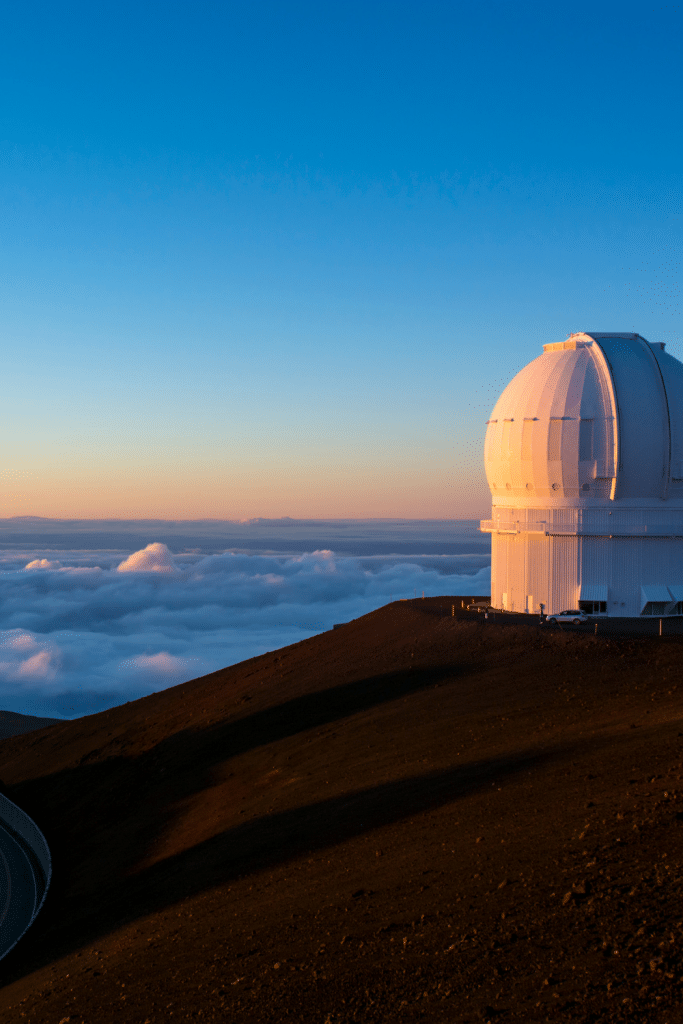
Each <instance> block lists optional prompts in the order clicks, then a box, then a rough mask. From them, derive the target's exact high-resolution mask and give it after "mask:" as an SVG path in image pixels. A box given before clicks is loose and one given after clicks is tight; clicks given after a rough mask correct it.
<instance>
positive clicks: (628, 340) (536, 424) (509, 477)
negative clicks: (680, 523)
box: [485, 333, 683, 508]
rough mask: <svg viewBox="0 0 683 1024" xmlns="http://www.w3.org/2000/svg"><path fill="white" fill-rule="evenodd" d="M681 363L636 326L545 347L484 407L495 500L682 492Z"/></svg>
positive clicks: (628, 499)
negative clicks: (631, 331) (488, 408)
mask: <svg viewBox="0 0 683 1024" xmlns="http://www.w3.org/2000/svg"><path fill="white" fill-rule="evenodd" d="M682 463H683V364H682V363H680V362H678V360H677V359H674V358H673V357H672V356H670V355H668V353H666V352H665V351H664V346H663V344H659V343H658V344H654V345H651V344H649V343H648V342H647V341H646V340H645V339H644V338H641V336H640V335H638V334H628V333H614V334H609V333H592V334H587V333H581V334H574V335H572V336H571V337H570V338H569V339H568V340H567V341H565V342H557V343H552V344H548V345H545V346H544V351H543V354H542V355H540V356H538V358H537V359H535V360H534V361H533V362H532V363H529V365H528V366H526V367H525V368H524V369H523V370H522V371H521V372H520V373H518V374H517V376H516V377H515V378H514V379H513V380H512V381H511V382H510V384H508V386H507V387H506V388H505V391H504V392H503V394H502V395H501V396H500V398H499V399H498V402H497V403H496V406H495V408H494V410H493V412H492V414H491V418H490V420H489V423H488V429H487V432H486V446H485V465H486V475H487V479H488V483H489V487H490V489H491V494H492V498H493V504H494V506H505V505H510V506H515V507H517V508H520V507H521V508H523V507H539V506H546V507H562V506H565V507H566V506H571V507H590V506H595V505H604V504H609V503H610V502H612V501H615V500H617V499H620V500H621V501H623V502H624V503H627V504H629V505H630V504H633V503H637V504H638V503H643V502H645V503H651V502H660V501H661V500H663V499H664V500H666V499H678V500H680V499H683V479H682V478H683V467H682Z"/></svg>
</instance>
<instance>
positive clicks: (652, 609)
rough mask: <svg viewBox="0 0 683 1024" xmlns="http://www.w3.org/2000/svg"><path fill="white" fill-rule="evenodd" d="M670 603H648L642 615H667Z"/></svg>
mask: <svg viewBox="0 0 683 1024" xmlns="http://www.w3.org/2000/svg"><path fill="white" fill-rule="evenodd" d="M669 604H670V602H669V601H648V602H647V604H646V605H645V607H644V608H643V610H642V612H641V613H640V614H641V615H665V614H666V609H667V608H668V607H669Z"/></svg>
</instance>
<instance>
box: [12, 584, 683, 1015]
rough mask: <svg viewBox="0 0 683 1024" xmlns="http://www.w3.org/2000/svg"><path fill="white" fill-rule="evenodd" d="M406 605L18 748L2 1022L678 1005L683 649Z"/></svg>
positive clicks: (673, 642) (36, 736)
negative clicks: (24, 892) (31, 849)
mask: <svg viewBox="0 0 683 1024" xmlns="http://www.w3.org/2000/svg"><path fill="white" fill-rule="evenodd" d="M451 600H452V599H450V598H443V599H433V600H427V601H420V600H418V601H410V602H400V603H395V604H392V605H389V606H388V607H386V608H383V609H380V610H379V611H377V612H373V613H372V614H371V615H367V616H365V617H364V618H362V619H359V620H357V621H355V622H352V623H349V624H348V625H346V626H344V627H342V628H340V629H336V630H334V631H332V632H329V633H325V634H323V635H321V636H318V637H314V638H312V639H310V640H306V641H304V642H303V643H300V644H296V645H294V646H293V647H289V648H285V649H284V650H281V651H277V652H274V653H271V654H267V655H263V656H262V657H259V658H254V659H252V660H251V661H247V662H244V663H242V664H240V665H236V666H234V667H232V668H229V669H225V670H223V671H221V672H217V673H215V674H213V675H211V676H207V677H205V678H203V679H197V680H195V681H193V682H190V683H186V684H184V685H182V686H178V687H175V688H174V689H171V690H166V691H165V692H162V693H158V694H155V695H153V696H150V697H146V698H144V699H143V700H139V701H135V702H133V703H130V704H126V705H124V706H122V707H118V708H115V709H113V710H111V711H107V712H103V713H101V714H98V715H93V716H91V717H88V718H83V719H79V720H76V721H73V722H69V723H64V724H60V725H56V726H52V727H50V728H48V729H44V730H41V731H39V732H34V733H30V734H28V735H24V736H17V737H13V738H11V739H6V740H4V741H3V742H2V743H1V744H0V776H1V777H2V780H3V783H4V785H5V788H6V791H7V792H8V794H9V795H10V796H11V797H12V798H13V799H15V800H16V801H17V803H19V804H20V805H21V806H23V807H25V808H26V810H27V811H28V812H29V813H31V814H32V815H33V816H34V817H35V819H36V821H37V822H38V823H39V824H40V826H41V827H42V828H43V830H44V831H45V834H46V836H47V838H48V841H49V843H50V845H51V848H52V851H53V856H54V877H53V883H52V888H51V890H50V893H49V896H48V899H47V902H46V905H45V908H44V910H43V911H42V913H41V915H40V917H39V918H38V920H37V922H36V923H35V924H34V926H33V927H32V929H31V930H30V932H29V933H28V935H27V936H26V937H25V938H24V939H22V941H21V942H20V943H19V945H18V946H17V947H16V949H15V950H14V951H13V952H12V953H11V954H10V955H9V956H8V957H7V958H6V959H5V960H4V961H2V963H1V964H0V972H1V974H2V978H3V982H4V988H3V989H2V990H1V991H0V1022H7V1024H10V1022H11V1024H16V1022H18V1021H21V1022H29V1021H30V1022H35V1024H39V1022H40V1024H42V1022H45V1024H48V1022H49V1024H59V1022H60V1021H64V1020H69V1021H71V1022H73V1024H81V1022H87V1024H108V1022H113V1021H130V1022H135V1024H145V1022H149V1024H159V1022H166V1021H171V1022H175V1021H181V1020H198V1021H229V1022H233V1021H235V1022H237V1021H238V1022H258V1024H261V1022H264V1024H281V1022H301V1024H311V1022H313V1024H350V1022H363V1024H374V1022H390V1021H391V1022H394V1021H406V1022H411V1021H417V1020H422V1021H435V1022H451V1024H454V1022H465V1021H472V1022H474V1021H486V1020H490V1021H494V1020H495V1021H498V1020H500V1021H515V1022H530V1021H546V1020H552V1021H585V1022H588V1021H594V1022H598V1021H600V1022H603V1021H609V1022H612V1021H633V1022H634V1024H635V1022H638V1024H641V1022H650V1021H657V1022H672V1024H673V1022H677V1021H681V1020H682V1019H683V1014H682V1011H681V1008H680V1003H681V994H682V992H683V966H682V965H681V962H680V956H679V948H680V945H681V943H683V899H682V890H683V874H682V865H683V820H682V819H683V783H682V782H681V779H682V777H683V735H682V733H683V724H682V721H681V720H682V717H683V687H682V686H681V682H680V677H681V655H682V653H683V639H682V638H680V637H672V638H664V639H662V640H660V639H659V638H649V637H648V638H640V639H637V640H628V639H614V638H606V637H600V636H598V637H596V636H591V635H583V634H576V633H564V632H562V631H556V632H553V631H549V630H548V629H547V628H546V629H543V628H539V627H538V626H537V625H533V624H527V625H522V624H519V623H518V622H515V621H513V620H511V619H510V620H508V619H506V618H505V617H503V618H502V620H501V619H500V617H499V619H498V620H497V621H496V622H495V623H494V622H489V623H488V624H485V623H484V622H483V619H482V618H481V617H477V616H476V614H472V615H471V616H469V617H463V618H462V619H457V618H455V619H453V618H450V617H442V616H441V615H440V612H439V609H440V607H444V608H447V609H448V610H449V611H450V604H451Z"/></svg>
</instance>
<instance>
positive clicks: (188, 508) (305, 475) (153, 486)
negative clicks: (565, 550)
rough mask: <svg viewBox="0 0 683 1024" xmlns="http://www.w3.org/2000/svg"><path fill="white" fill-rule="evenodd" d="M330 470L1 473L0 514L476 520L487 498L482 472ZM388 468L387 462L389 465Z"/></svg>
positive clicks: (485, 507)
mask: <svg viewBox="0 0 683 1024" xmlns="http://www.w3.org/2000/svg"><path fill="white" fill-rule="evenodd" d="M335 468H336V472H335V473H332V474H331V473H330V467H325V470H326V472H325V474H324V475H323V474H319V475H312V474H311V473H310V472H304V471H301V470H298V471H296V470H293V469H292V468H291V467H286V468H283V469H279V470H278V468H277V467H269V472H268V473H255V472H245V471H244V470H242V471H241V472H239V473H236V474H233V476H232V478H231V479H230V480H229V481H228V480H220V479H216V476H215V474H213V473H211V474H209V473H205V472H204V473H202V472H197V473H195V474H188V473H184V474H183V479H182V480H180V479H179V475H175V474H173V475H171V474H168V473H149V474H144V475H143V474H140V473H136V474H134V475H131V476H130V477H129V478H128V479H126V478H125V476H123V475H121V476H119V477H118V479H117V478H112V477H107V478H106V479H105V478H103V477H102V476H101V475H100V474H97V475H96V474H94V473H91V474H88V475H78V476H76V475H75V474H74V475H73V476H72V477H71V478H69V477H67V478H65V476H64V474H62V473H60V474H57V473H54V472H53V473H50V474H41V475H40V476H37V475H36V476H33V475H30V474H25V475H24V474H22V475H21V477H20V478H17V476H16V475H15V477H14V479H13V480H9V479H7V474H4V475H5V486H4V487H3V494H2V499H1V500H0V518H3V519H9V518H13V517H18V516H39V517H42V518H46V519H167V520H178V519H182V520H202V519H216V520H232V521H239V520H245V521H246V520H249V519H255V518H266V519H271V518H272V519H278V518H281V517H285V516H289V517H291V518H292V519H477V518H485V517H486V516H487V515H488V514H489V511H490V507H491V501H490V495H489V491H488V487H487V486H486V481H485V478H484V475H483V472H482V473H481V474H480V478H479V479H477V480H475V481H472V483H471V484H469V485H468V482H467V481H465V480H464V479H463V478H462V477H463V476H464V474H463V475H462V476H460V477H458V476H455V475H452V476H451V477H450V479H445V478H444V474H443V471H442V470H440V471H439V472H435V471H434V468H433V467H428V468H426V469H425V468H421V469H413V470H404V471H403V472H401V473H400V474H397V473H396V472H395V470H394V472H391V473H388V472H387V473H382V472H381V471H377V469H376V468H375V467H373V468H372V470H369V469H368V468H367V467H364V468H363V469H362V470H359V469H357V468H356V467H352V466H346V467H335ZM392 469H394V467H392Z"/></svg>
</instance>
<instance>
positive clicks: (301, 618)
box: [0, 521, 490, 718]
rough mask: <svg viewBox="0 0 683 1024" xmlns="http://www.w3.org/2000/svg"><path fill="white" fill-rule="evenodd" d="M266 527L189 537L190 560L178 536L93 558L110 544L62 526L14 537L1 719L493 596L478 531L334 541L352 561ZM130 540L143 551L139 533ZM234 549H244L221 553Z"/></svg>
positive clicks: (79, 710)
mask: <svg viewBox="0 0 683 1024" xmlns="http://www.w3.org/2000/svg"><path fill="white" fill-rule="evenodd" d="M5 522H7V521H5ZM262 522H263V521H257V523H256V526H255V525H254V523H253V522H252V523H251V524H247V525H248V526H250V527H251V534H250V533H249V530H248V529H247V530H246V531H245V530H243V531H242V535H241V536H238V537H235V536H229V537H223V538H221V536H220V534H217V533H216V531H215V530H214V531H213V533H212V532H211V531H210V530H209V531H208V532H207V530H206V529H205V530H204V532H202V530H201V529H200V528H199V527H197V528H196V537H194V538H192V525H191V524H189V525H188V524H184V527H183V536H182V539H183V541H187V539H188V530H189V531H190V533H189V536H190V538H191V539H194V540H196V541H197V543H196V546H195V547H193V548H191V549H188V548H187V546H186V547H185V548H184V550H174V547H173V540H174V536H175V535H174V533H173V531H172V530H170V531H169V530H167V531H166V533H167V534H168V536H166V538H165V540H156V541H151V542H150V543H148V544H145V545H144V547H140V548H138V549H137V550H130V549H129V550H127V551H126V549H125V548H124V549H120V548H119V549H113V548H101V549H93V547H92V544H93V541H97V540H99V539H100V537H99V536H94V535H93V534H92V531H91V532H90V533H88V532H87V531H84V532H83V533H82V534H80V535H79V537H78V539H81V541H82V545H81V547H70V548H64V547H60V546H59V544H58V542H59V538H60V536H61V537H62V539H64V538H67V539H68V540H69V542H71V543H72V542H73V540H74V539H77V538H76V537H75V535H74V528H73V524H69V525H68V527H67V526H65V525H64V524H62V526H61V530H62V533H61V535H60V532H59V529H60V528H59V526H57V527H54V526H51V528H50V530H49V531H47V530H46V529H42V530H40V529H38V530H34V531H33V534H31V535H30V536H29V532H30V531H27V530H24V531H23V532H21V531H20V532H19V533H17V531H16V530H15V532H14V533H13V534H12V535H11V537H10V535H9V534H7V532H6V531H5V533H4V534H2V533H0V541H2V540H4V542H5V543H4V549H3V548H2V547H0V708H2V709H5V710H11V711H18V712H21V713H23V714H32V715H46V716H54V717H63V718H72V717H75V716H79V715H83V714H89V713H92V712H95V711H100V710H103V709H104V708H107V707H112V706H114V705H116V704H121V703H123V702H124V701H127V700H133V699H135V698H137V697H140V696H142V695H144V694H146V693H151V692H153V691H155V690H160V689H164V688H166V687H168V686H172V685H175V684H176V683H180V682H184V681H185V680H188V679H193V678H195V677H196V676H200V675H204V674H205V673H207V672H212V671H214V670H216V669H219V668H222V667H224V666H226V665H231V664H235V663H236V662H239V661H243V660H244V659H246V658H251V657H254V656H255V655H258V654H262V653H263V652H265V651H270V650H275V649H277V648H279V647H283V646H286V645H288V644H291V643H295V642H297V641H299V640H302V639H304V638H306V637H309V636H313V635H314V634H316V633H319V632H321V631H323V630H327V629H331V628H332V626H333V625H334V624H335V623H338V622H347V621H349V620H350V619H354V618H357V617H358V616H360V615H364V614H366V613H367V612H370V611H372V610H374V609H376V608H379V607H381V606H382V605H384V604H387V603H388V602H389V601H391V600H398V599H399V598H405V597H410V598H412V597H414V596H418V597H420V596H421V595H422V593H423V592H424V593H425V595H426V596H436V595H440V594H467V595H469V594H488V593H489V588H490V555H489V553H488V550H487V544H486V540H485V539H483V538H482V537H481V535H477V534H476V533H475V531H474V529H473V524H461V525H460V527H459V528H458V526H457V524H452V525H451V527H450V530H448V529H446V528H445V527H447V526H448V524H445V525H442V526H441V527H440V529H436V528H435V529H432V531H431V532H430V531H429V530H428V529H427V528H426V527H425V525H424V524H418V523H415V524H410V525H408V524H404V523H402V524H400V526H401V530H400V531H399V532H396V531H393V532H392V530H391V528H390V527H388V528H387V529H386V530H384V531H379V532H378V530H377V528H376V525H375V526H372V527H371V526H368V528H367V529H365V530H363V528H362V526H360V525H359V524H354V527H353V530H352V531H351V533H349V532H348V530H347V532H346V533H345V534H343V533H340V531H339V529H337V530H336V532H335V530H334V529H332V528H330V529H329V531H328V535H329V536H330V537H331V538H332V540H336V541H337V542H338V545H337V546H339V547H342V548H346V551H347V553H343V554H340V553H339V552H338V551H335V550H334V549H333V548H332V547H322V546H321V547H317V548H316V549H315V550H305V547H306V542H307V541H310V540H311V537H312V535H313V536H315V539H317V540H319V539H320V536H317V535H316V531H318V532H321V533H322V535H324V534H325V530H324V527H323V526H322V525H319V524H315V527H314V526H313V525H312V524H308V525H306V524H297V523H296V522H295V521H290V522H289V523H283V524H280V525H281V527H282V528H279V529H276V528H275V527H273V526H269V527H268V529H267V531H266V533H267V536H265V537H264V534H263V529H261V531H260V533H259V529H258V527H259V526H261V525H262ZM38 525H39V526H42V525H43V524H38ZM118 526H119V527H120V524H118ZM150 529H151V527H150ZM235 531H237V532H238V533H239V528H238V527H235V528H234V529H232V530H231V531H230V532H231V534H234V533H235ZM157 532H158V533H159V534H163V532H164V531H163V528H162V527H161V526H159V527H158V528H157ZM420 532H421V533H422V538H421V536H420ZM124 533H125V531H124ZM176 533H177V531H176ZM130 536H131V538H135V539H138V540H139V536H138V534H136V533H135V532H134V530H132V529H131V531H130ZM8 537H10V539H9V540H8ZM207 537H208V538H209V539H208V540H207ZM439 537H441V540H439ZM283 538H284V540H283ZM116 539H117V540H119V541H120V540H121V536H120V534H119V535H117V538H116ZM221 539H228V540H233V541H234V540H235V539H237V540H238V542H239V543H240V546H239V548H238V547H237V546H236V545H235V546H233V547H232V548H231V549H228V550H224V549H222V550H213V549H215V548H216V547H219V548H220V541H221ZM27 540H28V541H30V545H28V546H27V544H26V541H27ZM40 540H43V541H45V540H47V541H49V544H50V545H51V546H48V545H47V544H45V543H43V544H42V545H41V544H40V543H38V542H39V541H40ZM285 541H286V543H285ZM421 541H422V544H421ZM264 543H265V545H266V546H267V547H269V548H271V549H274V550H263V546H264ZM283 546H284V547H286V548H287V549H288V550H286V551H282V550H277V548H278V547H280V548H281V547H283ZM297 546H301V547H302V548H304V549H303V550H300V551H296V550H292V548H294V549H296V547H297ZM421 546H423V547H424V548H425V549H426V550H427V551H428V553H426V554H424V553H420V550H419V549H420V547H421ZM440 546H441V547H442V548H443V549H444V550H445V553H443V554H439V553H438V552H439V548H440ZM392 547H396V548H398V549H401V548H402V549H405V548H410V547H414V548H415V553H412V554H411V553H408V554H406V553H405V551H401V550H399V551H398V552H392V551H391V550H387V549H391V548H392ZM354 549H355V550H357V551H358V552H359V553H357V554H354V553H353V551H354ZM373 549H374V550H375V551H376V553H373ZM377 549H379V550H378V551H377Z"/></svg>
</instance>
